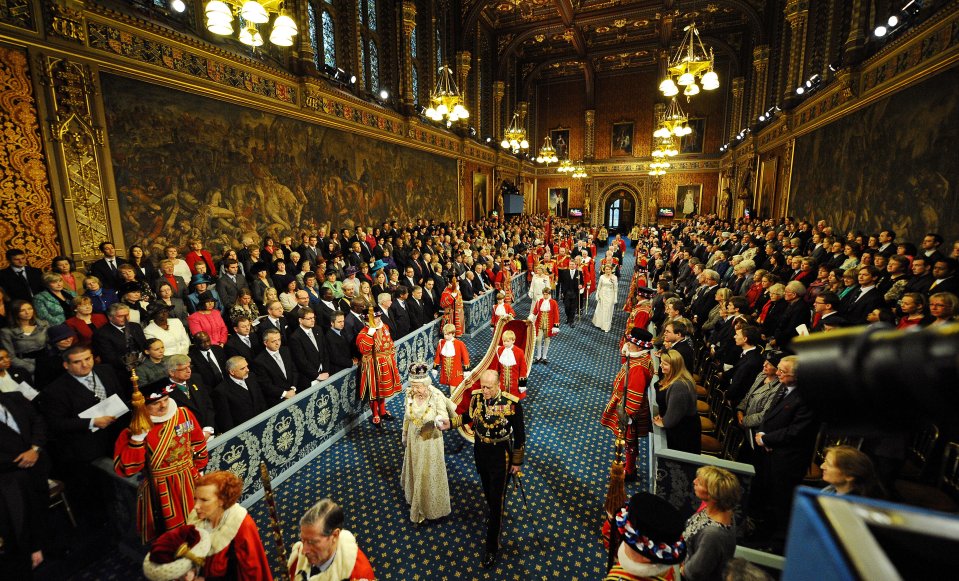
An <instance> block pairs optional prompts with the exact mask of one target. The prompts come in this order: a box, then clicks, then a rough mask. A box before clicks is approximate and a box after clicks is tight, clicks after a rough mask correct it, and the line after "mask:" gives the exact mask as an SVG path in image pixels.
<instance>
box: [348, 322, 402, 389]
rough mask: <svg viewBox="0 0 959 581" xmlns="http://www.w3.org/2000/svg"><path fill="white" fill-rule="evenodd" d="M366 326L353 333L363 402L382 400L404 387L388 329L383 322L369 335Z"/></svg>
mask: <svg viewBox="0 0 959 581" xmlns="http://www.w3.org/2000/svg"><path fill="white" fill-rule="evenodd" d="M367 331H369V326H366V327H363V330H362V331H360V334H359V335H357V336H356V347H357V349H359V350H360V353H361V354H362V356H363V358H362V359H361V360H360V392H359V397H360V399H361V400H363V401H370V400H374V399H385V398H387V397H389V396H391V395H393V394H394V393H397V392H399V391H400V390H401V389H403V381H402V380H401V379H400V370H399V367H398V366H397V363H396V347H395V346H394V345H393V338H392V337H390V329H389V328H388V327H387V326H386V325H383V326H381V327H380V328H379V329H377V330H376V333H375V334H374V335H373V336H372V337H370V336H369V335H368V334H367Z"/></svg>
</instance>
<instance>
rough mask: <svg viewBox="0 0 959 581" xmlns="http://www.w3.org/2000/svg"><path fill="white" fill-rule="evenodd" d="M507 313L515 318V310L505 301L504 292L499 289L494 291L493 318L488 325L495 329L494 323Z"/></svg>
mask: <svg viewBox="0 0 959 581" xmlns="http://www.w3.org/2000/svg"><path fill="white" fill-rule="evenodd" d="M507 315H509V316H510V317H511V318H513V319H515V318H516V311H514V310H513V307H512V305H510V304H509V303H507V302H506V293H504V292H503V291H499V292H498V293H496V304H495V305H493V320H492V322H491V323H490V325H491V326H492V327H493V328H494V329H495V328H496V323H497V322H498V321H499V319H500V317H505V316H507Z"/></svg>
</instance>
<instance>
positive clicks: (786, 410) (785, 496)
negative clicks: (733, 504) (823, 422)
mask: <svg viewBox="0 0 959 581" xmlns="http://www.w3.org/2000/svg"><path fill="white" fill-rule="evenodd" d="M797 360H798V358H797V357H796V356H795V355H790V356H788V357H783V359H782V360H781V361H780V362H779V366H778V367H777V371H776V376H777V377H778V378H779V381H780V383H781V384H782V385H781V387H780V388H779V393H777V394H776V396H775V398H774V399H773V402H772V404H771V406H770V407H769V409H768V410H767V411H766V415H765V416H763V421H762V423H761V424H760V425H759V428H758V429H757V430H756V434H755V436H754V437H753V439H754V441H755V444H756V453H757V462H756V480H757V481H756V483H755V484H754V487H756V486H758V487H761V489H762V497H763V499H764V502H763V503H762V506H759V507H757V508H759V509H760V510H762V509H765V512H766V517H767V518H768V519H769V520H768V522H767V523H766V524H767V527H764V528H766V529H767V531H771V532H772V533H774V534H775V533H779V534H785V530H786V525H787V524H788V518H789V505H790V501H791V500H792V493H793V489H794V488H796V486H798V485H799V484H801V483H802V481H803V477H805V475H806V471H807V470H808V469H809V459H810V458H811V457H812V451H813V448H814V447H815V444H816V433H817V432H818V430H819V422H817V421H816V417H815V414H814V413H813V411H812V409H810V408H809V406H808V405H806V403H805V401H803V398H802V394H801V393H800V392H799V390H797V389H796V371H797V369H796V362H797Z"/></svg>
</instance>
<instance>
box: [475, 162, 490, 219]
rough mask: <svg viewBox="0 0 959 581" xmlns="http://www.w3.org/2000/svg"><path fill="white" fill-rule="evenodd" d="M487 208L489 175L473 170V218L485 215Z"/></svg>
mask: <svg viewBox="0 0 959 581" xmlns="http://www.w3.org/2000/svg"><path fill="white" fill-rule="evenodd" d="M489 210H490V208H489V177H488V176H487V175H486V174H485V173H482V172H478V171H476V172H473V219H474V220H479V219H480V218H484V217H486V216H487V214H488V213H489Z"/></svg>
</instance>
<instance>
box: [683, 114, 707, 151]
mask: <svg viewBox="0 0 959 581" xmlns="http://www.w3.org/2000/svg"><path fill="white" fill-rule="evenodd" d="M687 124H688V125H689V128H690V129H692V130H693V131H692V133H690V134H689V135H685V136H683V137H682V138H681V139H680V142H679V153H702V152H703V139H704V138H705V137H706V118H705V117H696V118H693V119H690V120H689V122H688V123H687Z"/></svg>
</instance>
